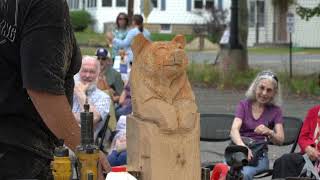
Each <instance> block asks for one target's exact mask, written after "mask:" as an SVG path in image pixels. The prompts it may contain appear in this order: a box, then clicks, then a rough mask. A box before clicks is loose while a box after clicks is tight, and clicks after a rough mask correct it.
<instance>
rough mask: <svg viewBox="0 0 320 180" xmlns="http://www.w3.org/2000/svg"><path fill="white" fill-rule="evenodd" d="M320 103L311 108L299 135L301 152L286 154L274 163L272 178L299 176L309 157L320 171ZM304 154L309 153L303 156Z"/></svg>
mask: <svg viewBox="0 0 320 180" xmlns="http://www.w3.org/2000/svg"><path fill="white" fill-rule="evenodd" d="M319 142H320V105H317V106H314V107H312V108H311V109H309V111H308V114H307V116H306V117H305V119H304V122H303V126H302V129H301V132H300V135H299V140H298V144H299V146H300V150H301V152H300V153H291V154H285V155H283V156H282V157H280V158H279V159H277V160H276V161H275V163H274V167H273V169H274V171H273V175H272V178H286V177H298V176H299V175H300V174H301V172H302V169H303V167H304V165H305V159H304V158H309V159H310V160H311V161H312V163H313V165H314V166H315V167H316V168H315V169H316V171H317V173H318V174H319V172H320V168H319V167H320V143H319ZM303 155H307V156H305V157H303Z"/></svg>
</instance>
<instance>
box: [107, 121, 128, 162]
mask: <svg viewBox="0 0 320 180" xmlns="http://www.w3.org/2000/svg"><path fill="white" fill-rule="evenodd" d="M126 120H127V117H126V116H121V117H120V118H119V121H118V123H117V128H116V132H117V133H116V135H115V137H114V139H113V141H112V144H111V151H110V153H109V155H108V157H107V159H108V162H109V164H110V165H111V166H112V167H113V166H121V165H125V164H127V140H126Z"/></svg>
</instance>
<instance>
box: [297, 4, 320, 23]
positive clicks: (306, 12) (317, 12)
mask: <svg viewBox="0 0 320 180" xmlns="http://www.w3.org/2000/svg"><path fill="white" fill-rule="evenodd" d="M296 11H297V14H298V15H299V16H300V17H301V18H302V19H305V20H307V21H308V20H309V19H310V18H312V17H314V16H318V17H319V16H320V4H318V6H316V7H314V8H306V7H303V6H301V5H297V9H296Z"/></svg>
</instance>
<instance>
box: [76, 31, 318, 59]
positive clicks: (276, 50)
mask: <svg viewBox="0 0 320 180" xmlns="http://www.w3.org/2000/svg"><path fill="white" fill-rule="evenodd" d="M75 35H76V39H77V41H78V43H79V44H80V45H81V46H91V47H97V46H105V45H106V42H105V36H104V34H99V33H95V32H93V31H92V30H89V29H88V30H86V31H84V32H76V33H75ZM174 36H175V34H160V33H152V34H151V39H152V40H153V41H170V40H172V38H173V37H174ZM185 37H186V40H187V42H190V41H191V40H192V39H193V38H194V36H192V35H185ZM91 47H89V48H82V51H83V54H92V53H94V50H95V48H91ZM248 51H249V53H250V54H266V55H268V54H270V55H271V54H280V55H281V54H289V48H287V47H272V48H263V47H256V48H249V49H248ZM293 53H294V54H320V48H314V49H308V48H293Z"/></svg>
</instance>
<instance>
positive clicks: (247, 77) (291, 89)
mask: <svg viewBox="0 0 320 180" xmlns="http://www.w3.org/2000/svg"><path fill="white" fill-rule="evenodd" d="M258 72H260V70H259V69H248V70H246V71H243V72H237V71H234V72H233V73H231V74H228V78H223V77H222V74H221V72H220V71H219V68H218V67H216V66H214V65H211V64H207V63H205V64H194V63H191V64H190V65H189V66H188V69H187V74H188V77H189V80H190V82H191V83H192V84H193V85H201V86H205V87H215V88H220V89H239V90H246V89H247V88H248V87H249V85H250V84H251V82H252V80H253V79H254V78H255V77H256V75H257V74H258ZM278 78H279V81H280V83H281V86H282V90H283V91H284V93H285V94H288V93H289V94H297V95H309V96H310V95H311V96H319V95H320V86H319V77H318V76H317V75H316V74H312V75H296V76H294V77H293V78H290V77H289V75H288V73H287V72H282V73H278Z"/></svg>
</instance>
